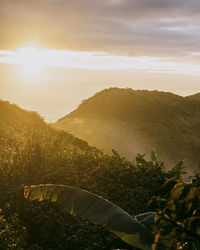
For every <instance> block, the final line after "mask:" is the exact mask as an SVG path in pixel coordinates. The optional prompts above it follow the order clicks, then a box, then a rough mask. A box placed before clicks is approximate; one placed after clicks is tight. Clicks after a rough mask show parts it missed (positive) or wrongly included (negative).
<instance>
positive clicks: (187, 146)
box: [55, 88, 200, 173]
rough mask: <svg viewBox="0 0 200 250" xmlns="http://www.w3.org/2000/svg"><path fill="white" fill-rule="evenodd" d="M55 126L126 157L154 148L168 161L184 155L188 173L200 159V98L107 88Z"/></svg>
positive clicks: (169, 163) (195, 167) (195, 169)
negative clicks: (199, 99)
mask: <svg viewBox="0 0 200 250" xmlns="http://www.w3.org/2000/svg"><path fill="white" fill-rule="evenodd" d="M55 127H56V128H59V129H64V130H66V131H69V132H70V133H72V134H74V135H75V136H78V137H79V138H81V139H84V140H87V141H88V142H89V143H90V144H91V145H94V146H96V147H98V148H101V149H103V150H105V151H106V152H107V153H110V152H111V149H115V150H117V151H119V153H120V154H122V155H124V156H125V157H128V159H133V158H134V157H135V155H136V154H137V153H146V154H148V155H149V152H150V151H151V149H154V150H155V151H156V152H157V153H158V155H159V157H160V158H161V159H162V160H165V162H166V163H167V164H168V165H171V164H175V163H176V162H177V161H179V160H182V159H185V164H186V166H188V170H189V173H192V172H194V171H195V172H196V171H197V168H198V166H199V163H200V129H199V128H200V101H198V99H197V98H193V97H192V96H190V97H187V98H185V97H181V96H178V95H175V94H172V93H166V92H158V91H146V90H137V91H135V90H132V89H118V88H111V89H106V90H103V91H101V92H99V93H97V94H95V95H94V96H93V97H91V98H89V99H88V100H85V101H83V102H82V103H81V105H80V106H79V107H78V108H77V109H76V110H74V111H73V112H71V113H70V114H69V115H67V116H65V117H63V118H62V119H60V120H58V121H57V122H56V124H55Z"/></svg>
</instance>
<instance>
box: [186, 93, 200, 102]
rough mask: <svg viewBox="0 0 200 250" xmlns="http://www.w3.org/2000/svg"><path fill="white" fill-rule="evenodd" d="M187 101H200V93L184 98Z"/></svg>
mask: <svg viewBox="0 0 200 250" xmlns="http://www.w3.org/2000/svg"><path fill="white" fill-rule="evenodd" d="M186 98H187V99H190V100H196V101H200V93H197V94H194V95H190V96H187V97H186Z"/></svg>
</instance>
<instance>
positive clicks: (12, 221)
mask: <svg viewBox="0 0 200 250" xmlns="http://www.w3.org/2000/svg"><path fill="white" fill-rule="evenodd" d="M25 240H26V230H25V228H24V227H23V226H22V225H20V221H19V218H18V215H17V214H13V215H11V216H10V217H9V218H7V219H6V218H5V217H4V216H3V215H1V216H0V248H1V249H23V247H24V243H25Z"/></svg>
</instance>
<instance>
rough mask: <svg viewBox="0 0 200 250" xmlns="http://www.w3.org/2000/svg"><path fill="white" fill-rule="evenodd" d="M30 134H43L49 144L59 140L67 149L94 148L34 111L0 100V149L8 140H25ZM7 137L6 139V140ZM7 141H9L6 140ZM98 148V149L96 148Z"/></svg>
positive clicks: (61, 145)
mask: <svg viewBox="0 0 200 250" xmlns="http://www.w3.org/2000/svg"><path fill="white" fill-rule="evenodd" d="M30 134H32V135H34V134H37V136H38V137H39V136H41V140H42V139H44V140H45V141H46V142H48V143H49V144H52V145H53V143H55V141H56V142H57V141H58V140H59V144H60V146H59V147H65V149H70V150H69V151H71V150H73V149H74V150H78V151H88V150H89V151H90V150H94V148H93V147H90V146H89V145H88V143H87V142H85V141H83V140H81V139H78V138H76V137H74V136H73V135H71V134H69V133H67V132H62V131H56V130H55V129H54V128H52V127H51V126H50V125H48V124H47V123H46V122H44V120H43V119H42V118H41V117H40V116H39V115H38V114H37V113H36V112H34V111H27V110H24V109H22V108H20V107H18V106H17V105H15V104H11V103H9V102H8V101H3V100H0V141H1V144H2V145H0V149H1V146H2V147H3V144H4V142H5V141H7V140H11V141H13V142H17V143H20V142H23V140H24V138H25V137H26V136H27V135H29V136H30ZM4 139H5V140H4ZM6 143H7V142H6ZM95 150H96V149H95Z"/></svg>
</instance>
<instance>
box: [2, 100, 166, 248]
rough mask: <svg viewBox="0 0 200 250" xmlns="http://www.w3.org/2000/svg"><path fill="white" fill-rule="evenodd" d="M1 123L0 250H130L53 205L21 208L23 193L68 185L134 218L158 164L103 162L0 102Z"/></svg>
mask: <svg viewBox="0 0 200 250" xmlns="http://www.w3.org/2000/svg"><path fill="white" fill-rule="evenodd" d="M0 121H1V124H0V128H1V134H0V197H1V199H0V208H1V211H0V216H1V218H2V219H1V221H0V249H12V248H13V245H14V244H15V248H16V249H80V250H81V249H110V248H112V249H118V248H120V249H133V248H132V247H129V246H128V245H127V244H125V243H124V242H122V241H121V240H120V239H118V238H117V237H115V236H113V235H112V234H111V233H109V232H107V231H105V229H104V228H102V227H98V226H96V225H91V224H88V222H87V221H85V220H81V219H80V218H75V217H72V216H69V215H68V214H67V213H66V212H65V211H64V210H62V209H60V207H59V204H58V206H57V205H56V204H50V203H45V202H41V203H31V202H27V200H25V199H24V198H23V187H24V185H30V184H39V183H55V184H56V183H57V184H64V185H72V186H75V187H79V188H83V189H86V190H88V191H91V192H94V193H96V194H99V195H101V196H103V197H104V198H107V199H109V200H110V201H112V202H114V203H115V204H117V205H119V206H120V207H121V208H123V209H125V210H126V211H127V212H129V213H131V214H132V215H134V214H138V213H140V212H145V211H148V207H147V202H148V200H149V199H150V197H151V196H152V195H156V194H158V191H159V190H160V187H161V185H162V184H163V182H164V180H165V177H166V174H165V173H164V172H163V168H162V164H161V163H160V162H155V161H150V162H147V161H145V160H144V159H143V158H142V157H139V156H138V157H137V163H136V165H133V164H132V163H130V162H128V161H126V160H125V159H121V158H120V157H119V155H117V154H116V153H115V154H114V155H113V156H112V157H111V156H108V155H105V154H103V153H102V152H101V151H100V150H98V149H96V148H94V147H90V146H89V145H88V144H87V142H85V141H82V140H80V139H77V138H76V137H74V136H72V135H70V134H68V133H67V132H65V131H59V130H56V129H54V128H52V127H51V126H49V125H48V124H46V123H45V122H44V121H43V120H42V119H41V118H40V117H39V116H38V115H37V114H36V113H32V112H27V111H25V110H22V109H20V108H19V107H17V106H15V105H13V104H9V103H8V102H1V109H0ZM141 162H142V164H141ZM144 173H145V174H144ZM4 229H5V230H4ZM94 243H95V245H94Z"/></svg>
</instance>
